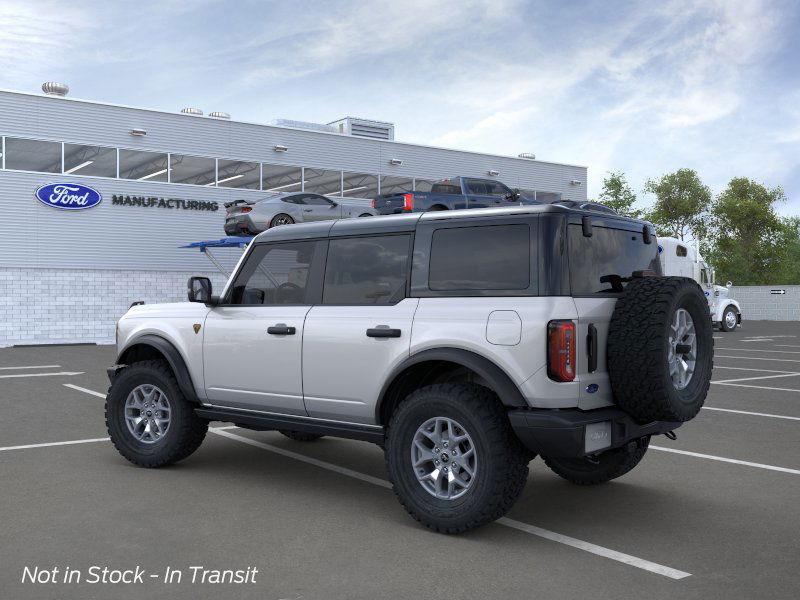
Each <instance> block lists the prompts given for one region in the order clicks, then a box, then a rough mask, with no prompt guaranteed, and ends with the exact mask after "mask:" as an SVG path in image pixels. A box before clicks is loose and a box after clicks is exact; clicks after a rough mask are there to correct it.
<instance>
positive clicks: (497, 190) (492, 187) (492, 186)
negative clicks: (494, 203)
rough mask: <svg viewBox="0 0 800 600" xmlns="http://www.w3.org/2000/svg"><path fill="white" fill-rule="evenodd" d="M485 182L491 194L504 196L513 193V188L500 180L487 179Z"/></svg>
mask: <svg viewBox="0 0 800 600" xmlns="http://www.w3.org/2000/svg"><path fill="white" fill-rule="evenodd" d="M485 184H486V187H487V189H488V190H489V195H490V196H500V197H502V198H504V197H505V196H507V195H508V194H510V193H511V190H510V189H509V188H508V187H506V186H505V184H502V183H500V182H499V181H486V182H485Z"/></svg>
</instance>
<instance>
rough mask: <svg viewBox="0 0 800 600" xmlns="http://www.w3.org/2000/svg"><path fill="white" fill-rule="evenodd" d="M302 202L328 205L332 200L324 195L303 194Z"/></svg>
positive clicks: (313, 204)
mask: <svg viewBox="0 0 800 600" xmlns="http://www.w3.org/2000/svg"><path fill="white" fill-rule="evenodd" d="M304 204H311V205H312V206H330V205H331V204H332V202H331V201H330V200H328V199H327V198H325V197H324V196H317V195H316V194H308V195H307V196H305V202H304Z"/></svg>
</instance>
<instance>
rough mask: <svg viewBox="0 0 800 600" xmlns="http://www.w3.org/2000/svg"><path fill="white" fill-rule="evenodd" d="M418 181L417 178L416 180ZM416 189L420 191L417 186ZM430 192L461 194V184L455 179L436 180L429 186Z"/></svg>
mask: <svg viewBox="0 0 800 600" xmlns="http://www.w3.org/2000/svg"><path fill="white" fill-rule="evenodd" d="M417 183H419V180H417ZM417 191H422V190H420V189H419V188H417ZM431 192H432V193H434V194H461V185H460V184H459V183H458V182H457V181H450V180H447V179H446V180H444V181H437V182H436V183H434V184H433V185H432V186H431Z"/></svg>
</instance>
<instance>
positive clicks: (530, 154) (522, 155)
mask: <svg viewBox="0 0 800 600" xmlns="http://www.w3.org/2000/svg"><path fill="white" fill-rule="evenodd" d="M517 156H518V157H519V158H525V159H527V160H536V155H535V154H534V153H533V152H521V153H520V154H517Z"/></svg>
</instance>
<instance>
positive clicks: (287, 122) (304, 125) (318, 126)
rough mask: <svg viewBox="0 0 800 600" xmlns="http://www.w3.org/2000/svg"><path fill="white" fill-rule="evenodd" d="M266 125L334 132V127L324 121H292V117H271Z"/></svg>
mask: <svg viewBox="0 0 800 600" xmlns="http://www.w3.org/2000/svg"><path fill="white" fill-rule="evenodd" d="M268 125H276V126H277V127H291V128H292V129H306V130H308V131H321V132H323V133H336V128H335V127H333V126H332V125H325V124H324V123H309V122H308V121H293V120H292V119H273V120H272V121H270V122H269V123H268Z"/></svg>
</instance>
